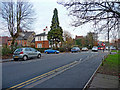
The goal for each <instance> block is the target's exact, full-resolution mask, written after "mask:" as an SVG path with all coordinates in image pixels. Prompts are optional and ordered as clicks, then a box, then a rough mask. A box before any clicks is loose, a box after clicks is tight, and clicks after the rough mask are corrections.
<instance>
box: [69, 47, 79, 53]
mask: <svg viewBox="0 0 120 90" xmlns="http://www.w3.org/2000/svg"><path fill="white" fill-rule="evenodd" d="M71 52H72V53H73V52H80V48H79V47H73V48H72V49H71Z"/></svg>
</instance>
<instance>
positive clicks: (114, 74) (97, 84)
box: [85, 52, 120, 90]
mask: <svg viewBox="0 0 120 90" xmlns="http://www.w3.org/2000/svg"><path fill="white" fill-rule="evenodd" d="M112 54H113V55H114V56H112ZM112 54H110V56H109V57H108V58H107V59H106V60H105V61H104V64H103V63H102V64H103V65H102V64H101V66H100V67H99V68H98V70H97V71H96V72H95V74H94V75H93V77H91V80H89V82H88V84H87V86H86V87H85V90H91V89H97V90H99V89H100V90H101V89H103V90H120V71H119V69H120V68H119V67H120V66H119V63H120V61H119V62H117V64H116V65H118V66H117V67H116V68H115V66H114V65H113V64H114V63H116V60H117V59H118V60H119V56H117V57H116V58H115V54H116V53H115V52H113V53H112ZM116 55H117V54H116ZM118 55H120V54H119V53H118ZM113 60H114V61H113ZM118 60H117V61H118ZM110 61H112V62H110ZM110 63H113V64H110ZM110 66H112V67H110ZM109 67H110V68H109ZM116 69H117V70H116Z"/></svg>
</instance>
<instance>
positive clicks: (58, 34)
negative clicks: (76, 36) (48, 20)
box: [48, 8, 63, 48]
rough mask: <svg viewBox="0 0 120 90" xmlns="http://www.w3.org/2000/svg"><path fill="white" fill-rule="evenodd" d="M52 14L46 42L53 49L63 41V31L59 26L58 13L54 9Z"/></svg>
mask: <svg viewBox="0 0 120 90" xmlns="http://www.w3.org/2000/svg"><path fill="white" fill-rule="evenodd" d="M53 13H54V14H53V18H52V24H51V26H50V31H49V32H48V40H49V41H50V43H51V45H53V46H54V45H55V48H58V47H57V44H58V43H59V42H62V41H63V36H62V35H63V30H62V28H61V27H60V26H59V18H58V11H57V9H56V8H55V9H54V12H53Z"/></svg>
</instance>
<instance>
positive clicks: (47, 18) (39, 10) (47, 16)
mask: <svg viewBox="0 0 120 90" xmlns="http://www.w3.org/2000/svg"><path fill="white" fill-rule="evenodd" d="M30 1H31V3H32V4H33V6H34V7H33V9H34V10H35V17H36V20H35V22H34V23H33V25H32V26H33V28H32V29H33V31H35V32H36V34H39V33H42V32H43V29H44V28H45V27H46V26H47V27H48V31H49V30H50V25H51V21H52V16H53V10H54V9H55V8H57V10H58V17H59V22H60V26H61V27H62V29H63V30H66V31H69V32H70V33H71V34H72V37H73V38H74V37H75V36H76V35H79V36H85V35H86V34H87V32H89V31H94V29H93V28H92V26H91V24H86V25H83V26H81V27H77V28H75V27H72V26H71V25H70V23H71V21H72V20H71V18H70V17H69V16H68V11H67V10H66V8H65V7H63V6H62V5H59V4H58V3H57V0H30ZM0 19H1V18H0ZM0 24H1V26H3V25H2V24H3V22H2V21H1V20H0ZM1 28H2V27H1ZM1 28H0V29H1ZM0 34H1V35H2V36H3V35H4V36H5V35H9V32H8V30H5V31H3V30H1V31H0ZM101 36H102V35H101ZM99 39H100V40H104V39H105V37H104V36H102V37H100V38H99Z"/></svg>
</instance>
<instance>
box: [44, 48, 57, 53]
mask: <svg viewBox="0 0 120 90" xmlns="http://www.w3.org/2000/svg"><path fill="white" fill-rule="evenodd" d="M44 53H46V54H49V53H55V54H58V53H59V51H58V50H53V49H48V50H45V51H44Z"/></svg>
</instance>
